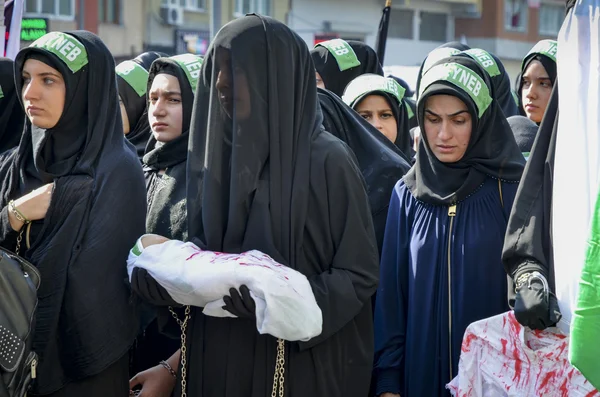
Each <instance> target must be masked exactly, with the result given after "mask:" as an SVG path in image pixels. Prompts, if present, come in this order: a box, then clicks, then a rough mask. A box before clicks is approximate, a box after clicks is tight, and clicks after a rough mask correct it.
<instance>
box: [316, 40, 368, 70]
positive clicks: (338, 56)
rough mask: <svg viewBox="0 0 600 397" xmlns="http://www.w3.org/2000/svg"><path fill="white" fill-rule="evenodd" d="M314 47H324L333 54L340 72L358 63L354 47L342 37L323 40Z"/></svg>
mask: <svg viewBox="0 0 600 397" xmlns="http://www.w3.org/2000/svg"><path fill="white" fill-rule="evenodd" d="M316 47H325V48H326V49H327V50H328V51H329V52H330V53H331V55H333V57H334V58H335V60H336V62H337V64H338V67H339V68H340V72H343V71H344V70H348V69H352V68H355V67H357V66H359V65H360V61H359V60H358V57H357V56H356V53H355V52H354V49H353V48H352V47H351V46H350V44H348V43H347V42H345V41H344V40H342V39H333V40H328V41H324V42H322V43H319V44H317V45H316V46H315V48H316Z"/></svg>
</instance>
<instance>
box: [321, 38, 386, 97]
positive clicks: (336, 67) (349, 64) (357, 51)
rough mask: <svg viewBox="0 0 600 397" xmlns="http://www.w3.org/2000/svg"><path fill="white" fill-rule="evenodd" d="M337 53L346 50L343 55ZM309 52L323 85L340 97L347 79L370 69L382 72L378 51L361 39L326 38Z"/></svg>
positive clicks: (372, 71)
mask: <svg viewBox="0 0 600 397" xmlns="http://www.w3.org/2000/svg"><path fill="white" fill-rule="evenodd" d="M344 47H346V48H344ZM347 47H350V48H347ZM346 51H349V52H346ZM338 53H345V54H344V55H343V57H345V58H346V59H344V58H339V57H338V56H337V55H338ZM352 53H353V54H354V55H355V56H354V59H353V60H352V59H350V57H349V55H350V54H352ZM311 56H312V59H313V62H314V63H315V70H316V71H317V72H318V73H319V74H320V75H321V78H322V79H323V83H324V84H325V88H326V89H328V90H329V91H331V92H333V93H334V94H336V95H337V96H339V97H341V96H342V94H343V93H344V89H345V88H346V86H347V85H348V83H350V82H351V81H352V80H354V79H355V78H357V77H358V76H360V75H361V74H365V73H373V74H378V75H380V76H383V68H382V67H381V63H379V58H378V57H377V53H376V52H375V50H374V49H372V48H371V47H369V46H368V45H367V44H365V43H363V42H362V41H354V40H348V41H345V40H341V39H335V40H329V41H327V42H323V43H319V44H317V46H316V47H315V48H314V49H313V50H312V51H311Z"/></svg>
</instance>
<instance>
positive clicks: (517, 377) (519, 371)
mask: <svg viewBox="0 0 600 397" xmlns="http://www.w3.org/2000/svg"><path fill="white" fill-rule="evenodd" d="M513 358H514V359H515V376H514V377H513V382H516V383H517V385H518V384H519V383H520V382H521V374H522V372H523V363H521V357H520V356H519V348H518V347H516V346H515V348H514V349H513Z"/></svg>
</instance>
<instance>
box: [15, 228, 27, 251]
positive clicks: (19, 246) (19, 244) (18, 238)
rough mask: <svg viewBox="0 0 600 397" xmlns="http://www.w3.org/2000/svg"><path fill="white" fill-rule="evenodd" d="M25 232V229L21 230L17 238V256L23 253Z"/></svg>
mask: <svg viewBox="0 0 600 397" xmlns="http://www.w3.org/2000/svg"><path fill="white" fill-rule="evenodd" d="M23 230H25V228H24V227H22V228H21V230H20V231H19V236H18V237H17V249H16V250H15V254H17V255H19V251H21V241H23Z"/></svg>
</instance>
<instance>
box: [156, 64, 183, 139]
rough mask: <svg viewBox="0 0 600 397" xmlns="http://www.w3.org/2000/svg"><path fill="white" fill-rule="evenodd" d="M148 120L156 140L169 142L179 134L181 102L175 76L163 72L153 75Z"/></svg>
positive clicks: (181, 113)
mask: <svg viewBox="0 0 600 397" xmlns="http://www.w3.org/2000/svg"><path fill="white" fill-rule="evenodd" d="M148 122H149V123H150V127H151V128H152V134H153V135H154V139H156V140H157V141H158V142H170V141H172V140H174V139H175V138H177V137H179V136H181V134H182V128H183V104H182V101H181V87H180V86H179V80H177V77H175V76H171V75H170V74H164V73H163V74H157V75H156V77H154V80H153V81H152V87H150V94H149V102H148Z"/></svg>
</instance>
